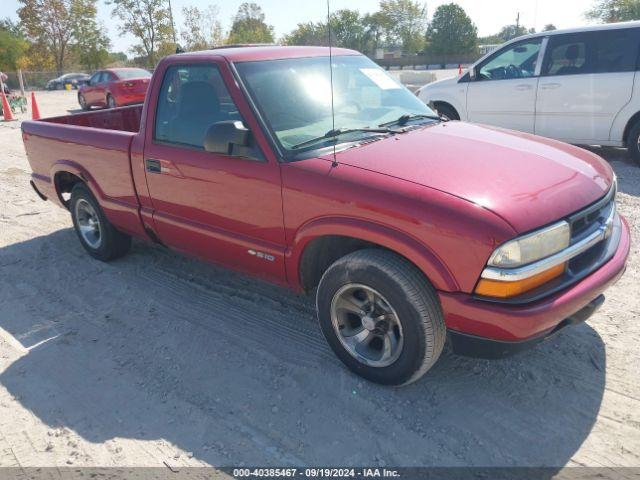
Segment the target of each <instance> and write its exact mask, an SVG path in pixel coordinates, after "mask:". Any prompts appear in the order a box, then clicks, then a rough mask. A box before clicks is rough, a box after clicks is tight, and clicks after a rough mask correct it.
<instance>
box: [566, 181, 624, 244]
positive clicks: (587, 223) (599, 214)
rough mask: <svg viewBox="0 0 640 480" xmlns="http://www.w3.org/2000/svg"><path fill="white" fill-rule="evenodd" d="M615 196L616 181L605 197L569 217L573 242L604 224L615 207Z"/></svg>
mask: <svg viewBox="0 0 640 480" xmlns="http://www.w3.org/2000/svg"><path fill="white" fill-rule="evenodd" d="M615 197H616V184H615V183H614V185H613V187H611V189H610V190H609V192H608V193H607V194H606V195H605V196H604V197H602V198H601V199H600V200H598V201H597V202H595V203H593V204H591V205H590V206H588V207H587V208H585V209H583V210H580V211H579V212H577V213H574V214H573V215H571V216H570V217H569V218H568V222H569V225H570V226H571V243H575V242H577V241H579V240H581V239H582V238H584V237H586V236H588V235H590V234H591V233H593V232H594V231H596V230H597V229H598V228H600V227H601V226H602V224H603V223H604V222H605V221H606V220H607V218H609V216H610V215H611V210H612V209H613V208H615Z"/></svg>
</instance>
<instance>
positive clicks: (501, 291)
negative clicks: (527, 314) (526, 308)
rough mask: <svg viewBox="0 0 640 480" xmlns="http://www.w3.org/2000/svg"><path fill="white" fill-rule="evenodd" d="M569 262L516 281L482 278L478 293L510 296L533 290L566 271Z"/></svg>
mask: <svg viewBox="0 0 640 480" xmlns="http://www.w3.org/2000/svg"><path fill="white" fill-rule="evenodd" d="M566 266H567V264H566V262H565V263H561V264H560V265H556V266H555V267H552V268H550V269H549V270H545V271H544V272H541V273H538V274H537V275H533V276H532V277H529V278H525V279H523V280H518V281H515V282H503V281H500V280H489V279H486V278H481V279H480V281H479V282H478V285H477V286H476V294H477V295H482V296H485V297H496V298H509V297H515V296H518V295H521V294H523V293H525V292H528V291H529V290H533V289H534V288H536V287H539V286H540V285H543V284H544V283H546V282H548V281H550V280H553V279H554V278H556V277H559V276H560V275H562V274H563V273H564V270H565V268H566Z"/></svg>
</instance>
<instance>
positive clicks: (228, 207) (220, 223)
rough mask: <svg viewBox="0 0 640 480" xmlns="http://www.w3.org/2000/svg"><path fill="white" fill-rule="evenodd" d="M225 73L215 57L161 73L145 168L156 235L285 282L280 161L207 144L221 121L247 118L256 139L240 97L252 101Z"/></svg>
mask: <svg viewBox="0 0 640 480" xmlns="http://www.w3.org/2000/svg"><path fill="white" fill-rule="evenodd" d="M221 69H227V66H226V65H225V64H224V63H223V62H220V64H216V63H214V62H212V61H211V60H208V61H207V62H200V63H189V64H180V65H169V66H168V67H166V69H165V70H164V72H162V71H161V72H159V73H161V74H162V75H163V76H162V81H156V82H154V85H153V90H152V92H151V93H150V96H149V98H157V102H155V103H156V104H155V106H154V105H153V103H154V102H151V103H152V105H150V108H149V113H148V117H147V131H146V138H145V148H144V164H145V171H146V179H147V185H148V188H149V193H150V195H151V202H152V207H153V223H154V226H155V230H156V232H155V233H156V234H157V236H158V237H159V239H160V240H161V241H162V242H163V243H165V244H167V245H168V246H171V247H173V248H176V249H178V250H182V251H185V252H188V253H191V254H195V255H198V256H200V257H202V258H205V259H208V260H210V261H213V262H216V263H220V264H224V265H226V266H229V267H232V268H235V269H238V270H243V271H248V272H250V273H253V274H257V275H260V276H265V277H268V278H270V279H271V280H275V281H279V282H282V283H284V282H285V281H286V277H285V269H284V251H285V237H284V227H283V218H282V195H281V182H280V169H279V165H278V163H277V160H276V159H275V158H273V157H272V158H267V157H266V156H265V155H264V153H263V149H261V148H260V147H259V146H258V145H257V143H256V144H255V145H254V147H253V154H251V155H248V156H231V155H222V154H217V153H211V152H207V151H205V150H204V147H203V145H204V143H203V142H204V136H205V132H206V131H207V129H208V128H209V127H210V126H211V125H213V124H214V123H216V122H220V121H227V120H234V121H241V122H243V123H244V125H245V126H246V127H247V128H249V129H250V130H251V134H250V135H251V137H253V138H255V136H256V130H258V129H259V127H258V125H257V123H256V122H255V120H254V119H253V118H243V116H242V115H241V114H240V109H239V108H238V105H237V104H238V101H237V100H240V101H242V102H244V98H243V97H242V94H241V92H240V90H239V89H238V87H237V86H235V85H233V83H232V82H230V83H232V89H235V91H234V94H233V95H235V98H236V100H234V99H233V98H232V94H231V93H230V89H229V88H228V87H227V84H226V83H225V80H224V78H223V75H224V73H223V72H222V71H221ZM225 72H226V75H228V76H229V77H228V78H232V77H231V76H230V73H229V71H228V69H227V70H225ZM243 106H244V108H245V111H248V107H247V106H246V103H244V104H243ZM247 120H249V122H247ZM258 133H259V134H260V135H261V132H258Z"/></svg>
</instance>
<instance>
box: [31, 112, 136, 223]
mask: <svg viewBox="0 0 640 480" xmlns="http://www.w3.org/2000/svg"><path fill="white" fill-rule="evenodd" d="M141 113H142V106H140V105H137V106H134V107H123V108H116V109H111V110H99V111H94V112H85V113H80V114H75V115H66V116H60V117H53V118H47V119H42V120H35V121H24V122H23V123H22V135H23V140H24V145H25V150H26V153H27V158H28V160H29V164H30V165H31V169H32V171H33V173H32V181H33V183H34V184H35V186H36V188H37V190H38V191H39V192H40V193H41V194H42V195H44V196H45V197H47V198H48V199H49V200H51V201H53V202H56V203H59V204H62V205H65V206H66V199H65V196H64V195H62V194H61V188H60V184H61V182H64V181H65V176H68V175H74V176H76V177H80V178H81V179H83V180H84V181H85V182H86V183H87V185H89V188H90V189H91V191H92V192H93V194H94V195H95V196H96V197H97V198H98V200H99V201H100V204H101V205H102V207H103V209H104V212H105V214H106V216H107V218H108V219H109V221H110V222H111V223H113V224H114V225H115V226H116V227H117V228H119V229H121V230H123V231H125V232H128V233H132V234H135V235H139V234H140V232H141V230H142V225H141V222H140V217H139V213H138V207H139V204H138V198H137V193H136V188H135V185H134V181H133V178H132V172H131V158H130V148H131V142H132V140H133V138H134V137H135V136H136V135H137V132H138V131H139V129H140V117H141Z"/></svg>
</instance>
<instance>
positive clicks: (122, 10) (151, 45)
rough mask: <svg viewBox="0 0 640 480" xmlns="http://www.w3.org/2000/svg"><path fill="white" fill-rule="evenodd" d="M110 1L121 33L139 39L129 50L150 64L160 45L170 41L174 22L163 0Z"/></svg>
mask: <svg viewBox="0 0 640 480" xmlns="http://www.w3.org/2000/svg"><path fill="white" fill-rule="evenodd" d="M107 3H108V4H109V5H113V11H112V16H113V17H114V18H118V19H120V21H121V22H122V23H121V24H120V25H119V27H118V28H119V31H120V35H121V36H122V35H126V34H131V35H133V36H134V37H135V38H136V39H137V40H138V41H139V42H140V43H138V44H137V45H134V46H133V47H132V48H131V51H132V52H133V53H134V54H136V55H138V56H139V57H142V58H143V59H144V64H145V65H147V66H149V67H153V66H155V64H156V62H157V60H158V58H159V52H160V48H161V47H164V48H163V50H165V51H166V50H167V48H168V47H166V45H171V44H173V50H175V44H174V43H173V40H172V37H173V25H172V24H171V15H170V12H169V9H168V8H167V3H166V1H165V0H108V2H107Z"/></svg>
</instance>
